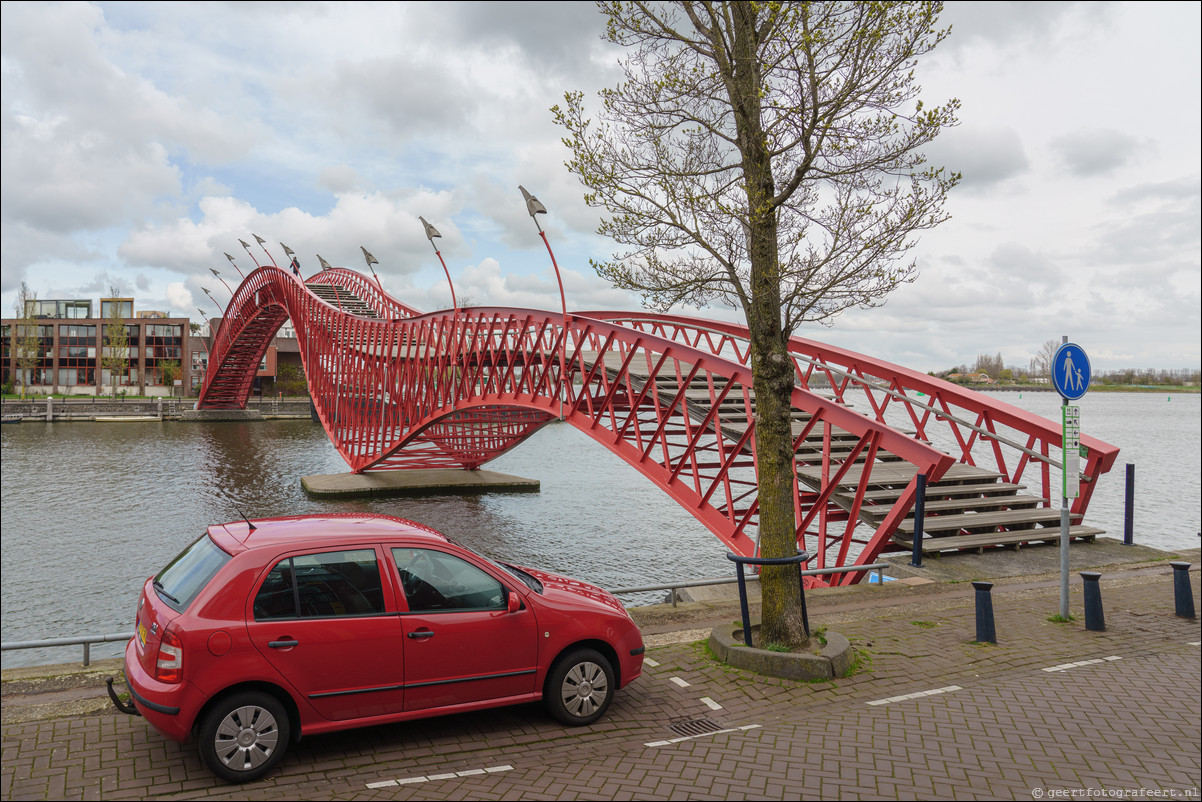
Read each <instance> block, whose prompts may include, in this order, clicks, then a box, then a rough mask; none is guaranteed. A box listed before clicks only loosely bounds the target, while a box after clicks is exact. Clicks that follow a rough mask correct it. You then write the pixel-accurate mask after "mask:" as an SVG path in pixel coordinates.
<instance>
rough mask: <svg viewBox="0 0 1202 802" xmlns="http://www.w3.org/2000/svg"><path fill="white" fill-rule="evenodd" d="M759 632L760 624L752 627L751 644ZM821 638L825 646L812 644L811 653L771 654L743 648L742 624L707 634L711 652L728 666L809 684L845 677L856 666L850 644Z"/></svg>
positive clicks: (830, 636)
mask: <svg viewBox="0 0 1202 802" xmlns="http://www.w3.org/2000/svg"><path fill="white" fill-rule="evenodd" d="M759 629H760V625H759V624H752V625H751V631H752V641H753V642H754V641H755V636H756V634H758V632H759ZM824 637H825V638H826V644H825V645H821V646H820V645H819V644H818V643H817V641H816V640H815V642H814V643H815V647H816V650H815V651H814V652H773V651H769V650H768V649H757V648H755V647H749V646H746V645H744V643H743V625H742V624H720V625H719V626H716V627H714V630H713V632H712V633H711V634H710V649H711V650H712V651H713V653H714V656H715V657H717V658H718V659H719V660H721V661H722V662H723V663H726V664H727V665H728V666H733V667H734V668H742V669H745V670H747V671H753V672H755V673H756V674H763V675H764V676H767V677H779V678H780V679H793V680H800V681H802V682H809V681H811V680H824V679H834V678H835V677H843V676H846V675H847V672H848V671H850V670H851V667H852V665H853V664H854V662H855V658H854V655H853V653H852V649H851V644H850V643H849V642H848V640H847V638H845V637H843V636H842V635H840V634H839V633H838V632H827V633H825V636H824Z"/></svg>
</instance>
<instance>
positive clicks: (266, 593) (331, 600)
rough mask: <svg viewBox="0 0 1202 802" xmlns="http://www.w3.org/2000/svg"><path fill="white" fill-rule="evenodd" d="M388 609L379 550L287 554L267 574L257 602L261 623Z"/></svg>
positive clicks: (381, 611)
mask: <svg viewBox="0 0 1202 802" xmlns="http://www.w3.org/2000/svg"><path fill="white" fill-rule="evenodd" d="M383 612H384V589H383V586H382V585H381V583H380V567H379V565H378V563H377V561H376V552H375V549H352V550H348V551H329V552H324V553H322V554H304V555H298V556H296V557H286V558H285V559H283V560H280V561H279V562H278V563H276V564H275V566H274V567H273V568H272V569H271V571H270V572H269V573H268V574H267V578H266V579H264V580H263V584H262V585H261V586H260V588H259V592H258V593H257V594H256V595H255V603H254V614H255V620H256V621H265V620H270V619H273V618H338V617H342V616H352V615H378V614H380V613H383Z"/></svg>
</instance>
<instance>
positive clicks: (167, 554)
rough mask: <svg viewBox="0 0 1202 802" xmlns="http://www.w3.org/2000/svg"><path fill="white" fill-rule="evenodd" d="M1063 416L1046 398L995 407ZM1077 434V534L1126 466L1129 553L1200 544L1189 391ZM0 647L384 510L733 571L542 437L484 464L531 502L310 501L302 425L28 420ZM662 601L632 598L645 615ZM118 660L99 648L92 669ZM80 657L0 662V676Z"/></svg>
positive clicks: (9, 438) (584, 563)
mask: <svg viewBox="0 0 1202 802" xmlns="http://www.w3.org/2000/svg"><path fill="white" fill-rule="evenodd" d="M997 397H998V398H1001V399H1002V400H1005V401H1007V402H1009V403H1012V404H1015V405H1018V406H1021V407H1023V408H1025V409H1030V410H1031V411H1034V412H1039V413H1040V414H1044V415H1046V416H1048V417H1052V418H1053V419H1057V418H1058V415H1059V412H1058V410H1057V407H1058V405H1059V397H1058V396H1056V395H1055V394H1052V393H1024V394H1022V396H1021V397H1020V396H1019V395H1018V394H1017V393H998V394H997ZM1080 406H1081V410H1082V428H1083V430H1084V431H1085V432H1087V433H1089V434H1092V435H1094V436H1096V437H1099V438H1101V439H1103V440H1106V441H1107V442H1111V443H1114V444H1116V445H1119V446H1120V447H1122V448H1123V452H1122V453H1121V454H1120V455H1119V464H1118V465H1117V466H1116V468H1115V469H1114V470H1113V471H1112V472H1111V473H1110V474H1109V475H1107V476H1106V477H1104V478H1103V480H1102V484H1101V485H1100V486H1099V488H1098V491H1097V493H1096V494H1095V497H1094V501H1093V503H1092V505H1091V507H1090V516H1089V522H1090V523H1091V524H1093V525H1095V526H1099V527H1102V528H1105V529H1107V530H1108V532H1109V533H1110V534H1111V536H1113V537H1118V538H1121V537H1122V526H1123V466H1124V464H1125V463H1126V462H1134V463H1135V464H1136V466H1137V467H1136V482H1137V489H1136V505H1135V515H1136V542H1139V543H1143V544H1146V545H1149V546H1155V547H1158V548H1164V549H1175V548H1189V547H1194V546H1197V545H1198V531H1199V528H1200V527H1199V497H1200V495H1202V490H1200V481H1199V474H1200V470H1199V462H1198V457H1197V453H1198V444H1199V442H1200V440H1202V426H1200V422H1202V415H1200V405H1199V396H1198V395H1183V396H1173V397H1172V398H1171V400H1169V398H1168V397H1166V396H1163V395H1143V394H1140V395H1119V394H1103V393H1095V394H1091V395H1088V396H1086V398H1085V399H1084V400H1083V401H1082V402H1081V404H1080ZM0 432H2V435H0V456H2V470H0V477H2V496H0V538H2V547H3V548H2V551H0V560H2V564H3V565H2V570H3V580H2V582H0V591H2V600H0V611H2V618H0V620H2V629H3V640H5V641H17V640H35V639H40V638H50V637H65V636H70V635H84V634H108V633H117V632H125V631H129V630H131V629H132V627H133V620H134V607H135V604H136V601H137V594H138V591H139V589H140V587H141V583H142V581H143V580H144V579H145V578H146V577H147V576H148V575H150V574H152V573H154V572H156V571H157V570H158V569H159V568H161V567H162V566H163V565H164V564H165V563H166V562H167V561H168V560H169V559H170V558H171V557H172V556H174V555H175V554H176V553H177V552H178V551H179V550H180V549H181V548H183V547H184V546H185V545H187V544H188V543H189V542H191V541H192V540H193V539H195V538H196V537H197V536H198V535H199V534H200V533H201V532H202V531H203V529H204V527H205V526H206V525H208V524H210V523H217V522H225V521H230V520H236V519H238V518H240V517H241V516H242V514H245V515H247V516H249V517H252V518H256V517H265V516H272V515H292V514H297V513H314V512H359V511H364V512H380V513H386V514H389V515H396V516H400V517H403V518H410V519H413V520H416V521H420V522H422V523H425V524H429V525H431V526H433V527H435V528H436V529H439V530H440V531H442V532H445V533H446V534H447V535H449V536H450V537H452V538H453V539H455V540H458V541H459V542H461V543H463V544H465V545H467V546H469V547H471V548H473V549H476V550H477V551H480V552H482V553H484V554H487V555H489V556H493V557H498V558H504V559H509V560H512V561H514V562H518V563H525V564H528V565H532V566H537V567H541V568H546V569H549V570H553V571H557V572H561V573H566V574H570V575H573V576H577V577H580V578H582V579H586V580H588V581H591V582H594V583H596V584H599V585H601V586H603V587H623V586H626V587H629V586H637V585H644V584H657V583H662V582H668V581H673V580H680V579H698V578H704V577H712V576H723V575H730V574H732V573H733V571H732V569H731V565H730V563H729V562H728V561H727V560H726V558H725V553H726V549H725V547H724V546H723V545H722V544H721V543H720V542H719V541H718V540H717V539H716V538H715V537H713V536H712V535H711V534H709V532H708V531H707V530H706V529H704V528H703V527H702V526H701V525H700V524H699V523H697V522H696V521H695V520H694V519H693V518H692V516H690V515H688V514H687V513H685V512H684V511H683V510H682V509H681V508H680V507H678V506H677V505H676V504H674V503H673V502H672V501H671V500H670V499H669V498H668V497H667V496H665V495H664V494H663V493H661V492H660V491H659V490H658V489H656V488H655V487H654V486H653V485H651V484H650V483H649V482H647V481H646V480H645V479H643V478H642V477H641V476H640V475H639V474H638V472H637V471H635V470H634V469H633V468H631V467H629V466H628V465H626V464H625V463H624V462H622V461H621V460H620V459H618V458H617V457H615V456H614V455H613V454H611V453H610V452H609V451H607V450H606V449H605V448H603V447H601V446H600V445H598V444H596V443H594V442H593V441H592V440H590V439H589V438H588V437H587V436H585V435H583V434H581V433H580V432H578V431H576V430H575V429H573V428H572V427H570V426H568V425H566V424H559V423H556V424H552V425H550V426H548V427H546V428H544V429H543V430H542V431H540V432H539V433H538V434H536V435H535V436H534V437H532V438H530V439H529V440H528V441H526V442H525V443H523V444H522V445H521V446H519V447H518V448H517V449H515V450H514V451H512V452H511V453H509V454H506V455H504V456H503V457H501V458H499V459H497V460H496V461H494V462H492V463H490V464H489V465H488V467H489V468H490V469H493V470H497V471H501V472H505V473H512V474H517V475H519V476H525V477H530V478H535V479H539V480H540V481H541V482H542V489H541V492H539V493H533V494H517V495H487V496H452V497H440V498H428V499H403V498H402V499H362V500H348V501H338V502H330V501H315V500H311V499H309V498H308V497H307V496H306V495H305V494H304V492H303V491H302V490H301V487H300V477H301V476H304V475H308V474H322V473H339V472H343V471H345V470H346V465H345V463H344V462H343V461H342V459H341V458H340V457H339V456H338V453H337V452H336V451H335V449H334V447H333V446H332V445H331V444H330V442H329V440H328V439H327V437H326V435H325V432H324V431H323V429H322V428H321V427H320V426H319V425H317V424H314V423H311V422H309V421H270V422H264V423H175V422H161V423H160V422H128V423H84V422H79V423H67V422H60V423H53V424H44V423H22V424H19V425H9V426H4V427H2V429H0ZM661 596H662V594H647V595H644V596H643V597H641V598H627V599H626V601H627V603H635V602H638V603H648V602H651V601H656V600H658V598H659V597H661ZM120 649H121V646H120V645H119V644H118V645H111V646H105V647H94V648H93V655H95V656H96V657H104V656H116V655H117V654H119V653H120ZM79 653H80V650H79V649H78V648H74V649H70V648H69V649H56V650H51V651H42V650H37V651H34V650H30V651H16V652H5V653H4V657H3V663H4V666H6V667H8V666H17V665H30V664H39V663H47V662H59V661H67V660H77V659H78V658H79Z"/></svg>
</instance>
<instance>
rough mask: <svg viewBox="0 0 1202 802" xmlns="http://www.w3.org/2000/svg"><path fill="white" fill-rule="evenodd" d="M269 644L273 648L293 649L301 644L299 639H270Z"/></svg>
mask: <svg viewBox="0 0 1202 802" xmlns="http://www.w3.org/2000/svg"><path fill="white" fill-rule="evenodd" d="M267 645H268V646H270V647H271V648H273V649H291V648H292V647H293V646H298V645H300V641H298V640H272V641H268V642H267Z"/></svg>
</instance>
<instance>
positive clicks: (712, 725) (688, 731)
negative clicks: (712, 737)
mask: <svg viewBox="0 0 1202 802" xmlns="http://www.w3.org/2000/svg"><path fill="white" fill-rule="evenodd" d="M668 729H670V730H672V732H674V733H676V734H677V735H708V734H709V733H711V732H718V731H719V730H720V729H722V725H721V724H719V723H718V722H716V721H714V720H712V719H709V718H706V717H705V716H701V717H700V718H687V719H681V720H680V721H674V722H672V723H671V724H669V725H668Z"/></svg>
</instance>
